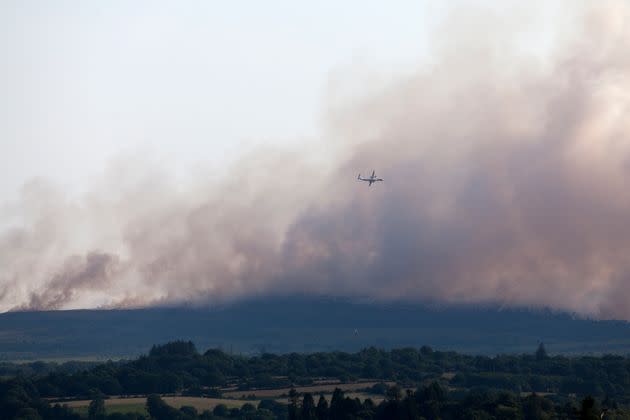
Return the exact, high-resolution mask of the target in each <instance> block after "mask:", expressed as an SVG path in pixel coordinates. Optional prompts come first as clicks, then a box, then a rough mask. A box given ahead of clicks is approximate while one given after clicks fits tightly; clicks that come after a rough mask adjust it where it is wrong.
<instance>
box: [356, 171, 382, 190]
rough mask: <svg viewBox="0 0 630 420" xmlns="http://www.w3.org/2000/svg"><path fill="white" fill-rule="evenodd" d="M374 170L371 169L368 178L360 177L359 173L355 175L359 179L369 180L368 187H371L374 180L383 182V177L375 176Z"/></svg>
mask: <svg viewBox="0 0 630 420" xmlns="http://www.w3.org/2000/svg"><path fill="white" fill-rule="evenodd" d="M375 172H376V171H372V175H371V176H370V177H369V178H361V174H359V176H358V177H357V179H358V180H359V181H365V182H369V184H368V187H371V186H372V184H374V183H375V182H383V178H377V177H376V175H375Z"/></svg>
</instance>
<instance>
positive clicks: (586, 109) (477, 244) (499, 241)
mask: <svg viewBox="0 0 630 420" xmlns="http://www.w3.org/2000/svg"><path fill="white" fill-rule="evenodd" d="M571 4H574V3H571ZM629 17H630V8H628V7H627V6H626V5H625V4H624V3H616V2H613V3H606V4H605V5H603V6H601V5H600V6H598V7H597V8H595V9H593V10H589V11H587V12H585V13H584V14H581V15H580V18H579V19H577V20H576V21H575V25H576V27H575V28H577V29H575V30H574V31H573V32H571V33H572V34H573V36H566V37H565V38H562V39H556V44H554V48H552V51H553V53H550V54H549V55H548V56H546V57H545V60H543V61H536V60H529V59H527V57H525V56H522V55H520V53H519V50H518V48H516V47H515V46H514V45H513V44H512V42H513V41H514V37H511V36H510V33H503V32H505V31H503V32H501V33H497V34H495V35H496V37H476V36H474V34H473V35H471V33H470V32H469V31H468V30H467V29H461V30H460V29H459V27H458V26H456V25H457V22H461V21H460V20H458V19H462V16H459V17H457V18H455V19H454V20H453V21H450V24H449V25H447V27H448V28H449V31H447V32H445V34H448V41H445V42H442V43H441V44H442V45H440V47H439V49H438V50H437V51H436V52H435V53H434V55H433V58H434V62H433V63H431V65H427V66H422V67H421V68H420V69H419V70H418V71H416V72H415V73H414V74H412V75H410V76H408V77H405V78H402V80H399V81H396V82H392V83H390V84H389V85H388V86H387V87H385V88H383V89H381V90H380V91H378V92H376V93H372V94H370V95H366V97H365V98H363V99H362V100H361V101H360V103H357V104H355V105H354V106H353V107H350V110H348V107H346V108H344V110H343V111H341V110H340V111H339V112H338V113H333V112H330V113H329V114H334V115H332V116H331V121H330V127H331V128H330V137H331V138H333V139H335V141H337V142H341V145H337V147H338V153H337V154H336V156H335V157H334V160H333V163H334V165H332V166H333V168H332V169H326V170H325V171H322V170H321V168H320V167H318V165H316V164H313V163H312V162H310V161H308V160H307V159H305V158H304V156H302V155H301V154H300V153H299V152H291V151H277V150H276V151H265V150H262V151H258V152H257V153H253V154H252V155H250V156H247V157H244V158H243V159H242V160H241V161H240V162H239V163H238V164H237V165H235V167H234V168H233V171H232V173H231V175H230V176H229V177H228V178H227V179H226V180H224V181H221V182H217V181H215V180H209V181H199V182H198V183H197V184H195V185H178V184H177V183H176V182H175V181H174V180H173V179H171V178H170V177H169V176H168V174H167V173H165V172H164V171H162V170H160V168H159V167H156V166H154V165H151V164H147V163H141V162H137V161H133V162H125V163H119V164H118V165H117V166H115V167H114V168H112V169H111V170H110V171H109V172H108V175H106V176H104V177H103V179H102V180H101V182H100V183H98V185H95V186H94V188H93V189H92V190H91V192H90V193H88V194H85V195H84V196H82V197H81V198H80V199H70V198H68V197H66V196H65V195H64V194H63V193H61V192H59V191H56V190H55V189H54V187H52V186H50V185H48V184H47V182H46V181H44V180H34V181H32V182H30V183H29V184H27V185H25V186H24V188H23V193H22V198H21V200H20V202H19V203H15V204H14V205H12V206H11V208H12V209H13V210H12V211H13V212H14V213H16V214H19V215H21V217H22V218H23V219H24V223H23V226H21V227H15V228H11V229H6V230H5V231H3V232H2V233H1V234H0V266H1V267H2V270H1V271H0V310H12V309H13V310H15V309H60V308H68V307H98V306H106V307H120V306H145V305H153V304H159V303H178V302H184V301H193V302H206V301H213V300H222V299H234V298H239V297H243V296H248V295H264V294H273V293H312V294H330V295H342V296H356V297H364V296H368V297H371V298H376V299H400V298H405V299H429V300H434V301H442V302H468V303H471V302H495V303H499V304H505V305H528V306H548V307H552V308H556V309H561V310H569V311H574V312H577V313H582V314H587V315H592V316H596V317H605V318H610V317H613V318H624V319H630V291H629V290H630V288H629V287H628V286H630V223H628V221H629V220H630V189H629V188H627V185H628V182H627V181H628V180H630V118H629V117H630V113H629V110H630V93H629V92H630V25H629V23H630V19H629ZM463 18H464V19H468V18H470V17H469V16H468V15H464V16H463ZM474 19H477V21H475V22H474V23H475V25H470V22H468V23H469V25H468V26H467V27H468V28H469V29H470V28H471V27H472V28H477V30H478V29H479V28H487V27H488V25H492V24H495V23H496V22H492V21H484V20H483V18H480V17H479V16H476V17H475V18H474ZM464 26H466V25H464ZM490 27H491V26H490ZM486 32H487V31H486ZM507 32H509V31H507ZM443 35H444V34H443ZM329 141H330V140H326V141H322V146H321V147H322V148H325V147H331V144H330V143H329ZM372 168H374V169H377V171H378V174H379V175H381V176H383V177H384V178H385V182H384V183H382V184H379V185H376V186H372V187H367V186H366V185H364V184H357V183H356V182H355V180H354V179H355V177H356V174H357V172H359V171H368V170H371V169H372ZM253 175H254V176H253Z"/></svg>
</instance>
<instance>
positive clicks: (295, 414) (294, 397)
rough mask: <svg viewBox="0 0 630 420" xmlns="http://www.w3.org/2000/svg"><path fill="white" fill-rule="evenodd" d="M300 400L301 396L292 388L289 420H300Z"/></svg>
mask: <svg viewBox="0 0 630 420" xmlns="http://www.w3.org/2000/svg"><path fill="white" fill-rule="evenodd" d="M299 398H300V394H299V393H298V392H297V391H296V390H295V388H291V391H289V420H297V419H298V418H299V415H300V412H299V411H298V402H299Z"/></svg>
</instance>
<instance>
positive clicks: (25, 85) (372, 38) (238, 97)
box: [0, 1, 444, 197]
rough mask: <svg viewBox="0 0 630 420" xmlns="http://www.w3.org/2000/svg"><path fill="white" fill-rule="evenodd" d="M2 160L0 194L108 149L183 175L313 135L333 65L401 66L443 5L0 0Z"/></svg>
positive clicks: (93, 164) (94, 164)
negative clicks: (260, 148)
mask: <svg viewBox="0 0 630 420" xmlns="http://www.w3.org/2000/svg"><path fill="white" fill-rule="evenodd" d="M0 8H1V9H0V25H1V26H2V28H4V29H3V33H2V34H1V36H2V41H3V42H2V43H1V44H0V51H1V52H2V55H1V56H2V66H0V72H1V73H0V80H2V81H4V82H5V83H3V84H2V86H0V88H1V89H2V91H1V93H2V95H1V96H2V97H3V98H4V99H3V100H2V102H1V103H0V106H2V108H1V109H2V113H1V114H0V115H1V117H2V120H0V135H1V138H2V139H3V140H2V145H1V149H0V152H1V156H2V157H1V158H0V159H2V160H1V163H2V167H3V168H6V171H7V173H8V174H10V176H4V177H2V180H1V181H0V191H1V192H2V195H3V196H5V197H6V196H9V197H10V196H12V195H14V194H15V192H16V191H17V190H19V188H20V187H21V186H22V185H23V183H24V182H25V181H26V180H28V179H30V178H33V177H37V176H41V177H46V178H47V179H51V180H53V181H54V182H57V183H59V184H60V185H62V186H63V188H66V189H70V190H72V191H81V190H85V189H86V188H88V186H89V181H90V180H91V179H93V178H94V177H98V175H99V174H100V173H101V172H102V171H103V169H104V168H105V167H106V165H107V164H108V163H109V162H110V161H111V160H112V159H116V158H118V157H120V156H128V155H133V154H145V153H151V154H153V156H154V157H155V158H156V159H161V160H166V161H168V162H167V165H168V166H169V167H171V168H172V169H173V170H176V171H178V172H180V173H182V174H184V175H188V174H189V172H190V170H191V167H193V166H196V165H197V166H201V167H205V168H212V169H213V170H216V171H219V172H221V173H223V172H224V170H225V167H226V166H227V164H228V163H229V162H231V161H233V160H234V159H237V158H238V157H239V156H240V155H241V154H242V153H243V152H244V151H247V150H249V149H251V148H252V147H256V146H257V145H260V144H269V143H270V144H273V145H287V144H289V145H296V146H299V144H300V143H301V142H303V141H305V140H309V139H314V138H318V137H321V136H322V135H323V131H322V128H323V127H322V126H323V125H324V124H322V122H321V120H322V109H323V107H324V102H325V101H326V95H327V90H328V88H327V86H328V84H329V83H331V78H334V77H335V72H341V73H344V72H350V71H351V69H352V68H358V67H364V66H365V67H366V68H365V69H364V70H362V71H363V72H370V71H379V72H383V74H384V75H386V77H393V76H394V75H397V74H400V73H403V74H404V73H405V72H408V71H409V68H410V67H412V66H413V65H414V64H415V63H416V62H418V61H419V60H422V57H423V56H424V55H425V54H426V42H427V40H426V36H427V30H428V28H430V27H431V26H432V25H435V21H436V20H437V19H438V16H439V15H441V14H443V13H444V11H442V10H440V7H438V6H437V5H435V4H431V3H427V2H424V3H423V2H400V3H398V4H396V5H389V6H388V5H385V4H383V3H382V2H376V1H373V2H369V1H368V2H365V1H363V2H359V1H354V2H352V1H350V2H344V3H342V4H339V3H338V2H332V1H329V2H317V4H311V5H296V4H295V3H294V2H290V1H274V2H269V3H265V4H262V3H260V2H253V1H252V2H241V1H237V2H228V3H225V4H219V3H216V2H199V1H186V2H173V1H139V2H133V3H129V2H125V1H113V2H108V3H107V4H103V3H100V2H95V1H87V2H83V1H59V2H49V1H27V2H23V1H5V2H2V4H0Z"/></svg>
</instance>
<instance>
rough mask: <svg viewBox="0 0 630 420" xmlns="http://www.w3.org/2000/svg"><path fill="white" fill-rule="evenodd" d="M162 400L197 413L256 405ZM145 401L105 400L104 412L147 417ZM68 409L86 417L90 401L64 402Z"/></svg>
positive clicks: (218, 400) (219, 400)
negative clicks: (191, 409) (136, 414)
mask: <svg viewBox="0 0 630 420" xmlns="http://www.w3.org/2000/svg"><path fill="white" fill-rule="evenodd" d="M162 399H163V400H164V401H165V402H166V403H167V404H168V405H170V406H172V407H175V408H180V407H183V406H191V407H195V408H196V409H197V411H199V412H203V411H204V410H212V409H214V407H216V406H217V405H219V404H225V405H226V406H227V407H228V408H233V407H238V408H240V407H242V406H243V405H244V404H245V403H254V404H257V403H258V401H250V400H237V399H230V398H202V397H162ZM146 401H147V399H146V398H144V397H141V398H109V399H106V400H105V411H106V412H107V414H112V413H139V414H143V415H145V416H148V415H149V413H147V410H146V406H145V404H146ZM64 404H66V405H67V406H68V407H71V408H72V409H73V410H74V411H76V412H77V413H79V414H81V415H87V412H88V406H89V405H90V400H75V401H66V402H64Z"/></svg>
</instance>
